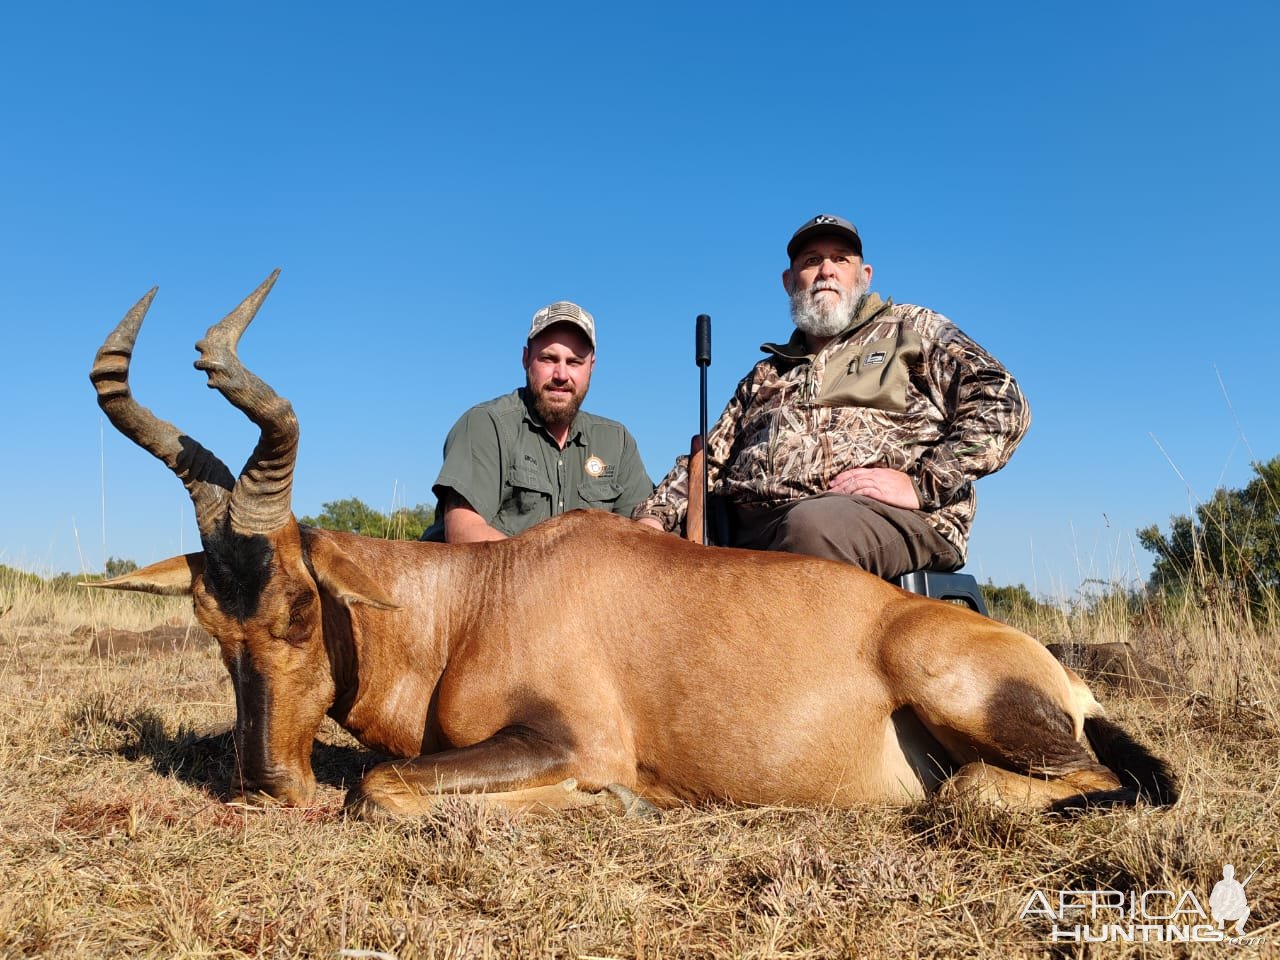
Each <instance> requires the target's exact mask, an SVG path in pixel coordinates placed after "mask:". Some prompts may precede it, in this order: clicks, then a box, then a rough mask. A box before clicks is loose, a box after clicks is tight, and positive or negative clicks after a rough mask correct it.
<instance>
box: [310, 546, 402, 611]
mask: <svg viewBox="0 0 1280 960" xmlns="http://www.w3.org/2000/svg"><path fill="white" fill-rule="evenodd" d="M307 553H308V555H309V556H310V557H311V569H312V570H314V571H315V574H316V579H317V580H318V581H319V582H320V586H322V587H324V588H325V590H327V591H328V592H329V593H330V594H332V595H333V596H334V597H336V598H337V599H339V600H341V601H342V602H343V603H367V604H369V606H371V607H377V608H378V609H379V610H399V609H400V607H399V605H398V604H395V603H392V602H391V601H390V600H388V599H387V594H386V591H384V590H383V589H382V587H381V586H379V585H378V584H377V583H375V582H374V580H373V578H372V577H370V576H369V575H368V574H367V573H365V572H364V571H363V570H362V569H360V567H359V566H358V565H357V564H356V562H355V561H354V560H352V559H351V558H350V557H348V556H347V555H346V554H345V553H343V552H342V548H341V547H339V546H338V545H337V544H335V543H334V542H333V541H332V540H329V539H328V538H326V537H323V536H320V537H315V536H313V537H310V538H309V539H308V543H307Z"/></svg>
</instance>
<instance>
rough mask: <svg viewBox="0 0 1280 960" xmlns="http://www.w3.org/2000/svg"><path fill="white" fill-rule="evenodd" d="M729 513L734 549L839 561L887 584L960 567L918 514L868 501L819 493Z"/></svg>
mask: <svg viewBox="0 0 1280 960" xmlns="http://www.w3.org/2000/svg"><path fill="white" fill-rule="evenodd" d="M732 509H733V514H734V521H735V522H734V524H733V535H732V546H735V547H746V548H747V549H751V550H784V551H786V552H788V553H805V554H809V555H810V556H814V557H825V558H826V559H828V560H839V561H841V562H843V563H850V564H853V565H854V566H855V567H861V568H862V569H863V570H869V571H870V572H872V573H874V574H875V575H876V576H878V577H883V578H884V579H886V580H890V579H893V578H894V577H897V576H900V575H902V574H904V573H909V572H910V571H912V570H942V571H946V570H955V569H957V568H959V567H960V566H961V558H960V554H959V553H958V552H957V550H956V548H955V547H953V546H952V545H951V544H950V543H948V542H947V541H946V540H944V539H943V538H942V536H941V535H940V534H938V533H937V532H936V531H935V530H934V529H933V527H931V526H929V524H928V523H927V522H926V521H925V519H924V517H923V515H922V514H920V513H919V512H918V511H916V510H904V509H902V508H901V507H891V506H889V504H887V503H881V502H880V501H879V500H872V499H871V498H870V497H861V496H849V495H846V494H843V493H823V494H819V495H818V496H816V497H806V498H805V499H803V500H795V501H792V502H791V503H785V504H783V505H782V506H780V507H770V508H765V509H762V510H751V509H742V508H732Z"/></svg>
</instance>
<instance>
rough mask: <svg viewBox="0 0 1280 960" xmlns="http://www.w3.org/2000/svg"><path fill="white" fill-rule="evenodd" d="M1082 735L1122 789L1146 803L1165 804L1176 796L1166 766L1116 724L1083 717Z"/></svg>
mask: <svg viewBox="0 0 1280 960" xmlns="http://www.w3.org/2000/svg"><path fill="white" fill-rule="evenodd" d="M1084 734H1085V737H1087V738H1088V740H1089V746H1091V747H1092V748H1093V752H1094V753H1095V754H1097V757H1098V760H1099V762H1101V763H1102V764H1103V765H1104V766H1106V767H1109V768H1110V769H1111V770H1112V771H1113V772H1114V773H1115V775H1116V776H1117V777H1119V778H1120V782H1121V783H1123V784H1124V785H1125V787H1126V788H1129V789H1132V790H1135V791H1137V794H1138V796H1139V797H1141V798H1142V799H1143V800H1145V801H1146V802H1147V803H1152V804H1155V805H1157V806H1168V805H1171V804H1173V803H1175V802H1177V799H1178V783H1177V780H1176V779H1175V777H1174V775H1173V774H1172V773H1171V772H1170V771H1169V765H1168V764H1167V763H1165V762H1164V761H1163V760H1161V759H1160V758H1159V757H1157V756H1155V755H1154V754H1153V753H1152V752H1151V751H1150V750H1148V749H1147V748H1146V747H1144V746H1143V745H1142V744H1141V743H1139V742H1138V741H1137V740H1135V739H1134V738H1133V737H1131V736H1129V734H1127V733H1126V732H1125V731H1124V730H1123V729H1121V728H1120V726H1119V725H1118V724H1115V723H1112V722H1111V721H1110V720H1108V719H1107V718H1106V717H1086V718H1085V721H1084Z"/></svg>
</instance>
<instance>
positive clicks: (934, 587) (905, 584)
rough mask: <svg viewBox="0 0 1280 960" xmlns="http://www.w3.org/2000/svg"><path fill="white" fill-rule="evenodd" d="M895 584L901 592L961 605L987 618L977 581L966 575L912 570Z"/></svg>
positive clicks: (953, 572)
mask: <svg viewBox="0 0 1280 960" xmlns="http://www.w3.org/2000/svg"><path fill="white" fill-rule="evenodd" d="M897 584H898V586H900V587H901V588H902V589H903V590H910V591H911V592H912V593H918V594H920V596H922V597H933V599H935V600H947V601H949V602H951V603H963V604H964V605H965V606H966V607H968V608H969V609H970V610H974V611H976V612H978V613H980V614H982V615H983V616H984V617H989V616H991V614H989V613H987V605H986V603H985V602H983V599H982V591H981V590H979V589H978V581H977V579H976V578H975V577H973V576H970V575H969V574H967V573H957V572H955V571H954V570H953V571H951V572H950V573H941V572H939V571H937V570H912V571H911V572H910V573H904V574H903V575H902V576H900V577H898V579H897Z"/></svg>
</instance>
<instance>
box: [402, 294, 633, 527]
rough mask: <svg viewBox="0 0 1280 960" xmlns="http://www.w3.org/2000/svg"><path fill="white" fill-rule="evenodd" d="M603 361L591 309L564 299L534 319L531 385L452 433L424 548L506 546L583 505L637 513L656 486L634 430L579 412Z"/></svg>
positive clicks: (477, 409)
mask: <svg viewBox="0 0 1280 960" xmlns="http://www.w3.org/2000/svg"><path fill="white" fill-rule="evenodd" d="M595 362H596V326H595V319H594V318H593V317H592V316H591V314H589V313H588V312H587V311H586V310H583V309H582V308H581V307H579V306H578V305H577V304H575V303H570V302H568V301H567V300H561V301H558V302H556V303H553V304H550V305H548V306H545V307H543V308H542V309H541V310H539V311H538V312H537V313H535V314H534V315H533V323H532V324H531V325H530V327H529V336H528V339H527V342H526V344H525V348H524V355H523V358H522V363H523V365H524V369H525V386H523V387H521V388H520V389H518V390H514V391H512V392H511V393H509V394H507V395H506V396H502V397H497V398H496V399H493V400H490V401H488V402H486V403H481V404H478V405H476V406H474V407H472V408H471V409H470V410H468V411H467V412H466V413H464V414H463V415H462V418H461V419H460V420H459V421H458V422H457V423H456V424H454V426H453V429H452V430H450V431H449V436H448V438H447V439H446V440H445V442H444V465H443V466H442V467H441V468H440V475H439V476H438V477H437V478H436V482H435V484H434V485H433V486H432V490H433V491H434V492H435V495H436V498H437V505H436V523H435V525H434V526H433V527H432V528H431V529H430V530H428V531H427V532H426V533H425V534H423V539H424V540H447V541H448V542H450V543H470V542H473V541H477V540H501V539H504V538H506V537H513V536H515V535H516V534H518V533H520V532H522V531H524V530H527V529H528V528H529V527H531V526H533V525H534V524H535V523H538V522H539V521H541V520H546V519H547V518H548V517H553V516H557V515H559V514H561V513H564V512H565V511H566V510H574V509H576V508H579V507H587V508H592V509H597V510H608V511H610V512H611V513H617V514H621V515H622V516H630V515H631V511H632V509H633V508H634V507H635V506H636V504H638V503H640V502H641V501H642V500H644V499H645V498H646V497H648V496H649V494H651V493H652V492H653V483H652V481H650V479H649V474H648V473H647V472H646V471H645V468H644V464H643V463H642V462H641V460H640V453H639V451H638V450H637V449H636V442H635V439H634V438H633V437H632V436H631V434H630V433H629V432H628V431H627V428H626V427H624V426H623V425H622V424H620V423H618V422H617V421H614V420H606V419H605V418H604V417H597V416H595V415H593V414H590V413H587V412H586V411H585V410H582V409H581V406H582V401H583V398H584V397H586V395H587V388H588V387H589V386H590V384H591V371H592V369H593V368H594V367H595Z"/></svg>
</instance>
